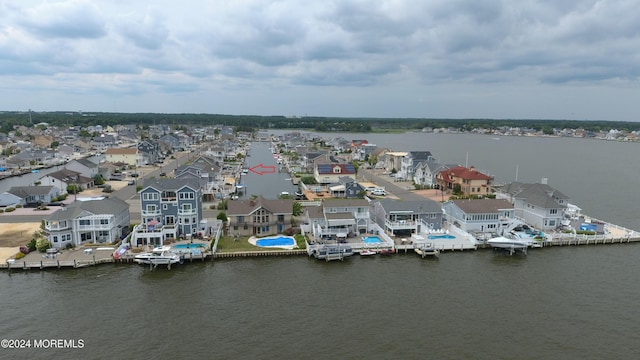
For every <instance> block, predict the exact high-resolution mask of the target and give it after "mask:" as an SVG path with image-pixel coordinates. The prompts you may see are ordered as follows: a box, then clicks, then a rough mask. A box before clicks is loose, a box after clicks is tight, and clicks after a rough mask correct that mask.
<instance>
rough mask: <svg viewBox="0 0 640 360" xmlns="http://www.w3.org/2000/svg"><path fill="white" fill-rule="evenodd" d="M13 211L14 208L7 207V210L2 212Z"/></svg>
mask: <svg viewBox="0 0 640 360" xmlns="http://www.w3.org/2000/svg"><path fill="white" fill-rule="evenodd" d="M15 210H16V208H14V207H8V208H6V209H4V212H12V211H15Z"/></svg>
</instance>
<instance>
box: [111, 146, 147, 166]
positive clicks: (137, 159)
mask: <svg viewBox="0 0 640 360" xmlns="http://www.w3.org/2000/svg"><path fill="white" fill-rule="evenodd" d="M105 160H106V161H108V162H110V163H124V164H127V165H129V166H142V165H144V159H143V158H142V154H141V153H140V151H139V150H138V149H137V148H135V147H132V148H109V149H107V150H106V152H105Z"/></svg>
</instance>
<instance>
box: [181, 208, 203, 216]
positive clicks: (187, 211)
mask: <svg viewBox="0 0 640 360" xmlns="http://www.w3.org/2000/svg"><path fill="white" fill-rule="evenodd" d="M197 214H198V211H197V210H196V209H180V210H178V216H191V215H197Z"/></svg>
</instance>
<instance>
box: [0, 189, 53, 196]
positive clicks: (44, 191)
mask: <svg viewBox="0 0 640 360" xmlns="http://www.w3.org/2000/svg"><path fill="white" fill-rule="evenodd" d="M51 189H53V186H13V187H12V188H11V189H9V191H8V193H10V194H13V195H15V196H18V197H20V198H25V197H28V196H34V195H48V194H49V193H50V192H51Z"/></svg>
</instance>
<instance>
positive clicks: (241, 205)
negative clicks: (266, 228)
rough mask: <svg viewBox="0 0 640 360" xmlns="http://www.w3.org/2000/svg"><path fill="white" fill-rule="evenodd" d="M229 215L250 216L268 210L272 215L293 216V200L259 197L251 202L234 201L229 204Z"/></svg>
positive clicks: (250, 200)
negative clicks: (261, 210)
mask: <svg viewBox="0 0 640 360" xmlns="http://www.w3.org/2000/svg"><path fill="white" fill-rule="evenodd" d="M227 207H228V210H227V215H230V216H238V215H240V216H242V215H250V214H252V213H253V212H255V211H256V210H258V209H260V208H264V209H266V210H268V211H269V212H270V213H272V214H285V215H286V214H291V213H293V200H292V199H275V200H270V199H265V198H263V197H262V196H258V197H257V198H255V199H249V200H233V201H229V202H228V203H227Z"/></svg>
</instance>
